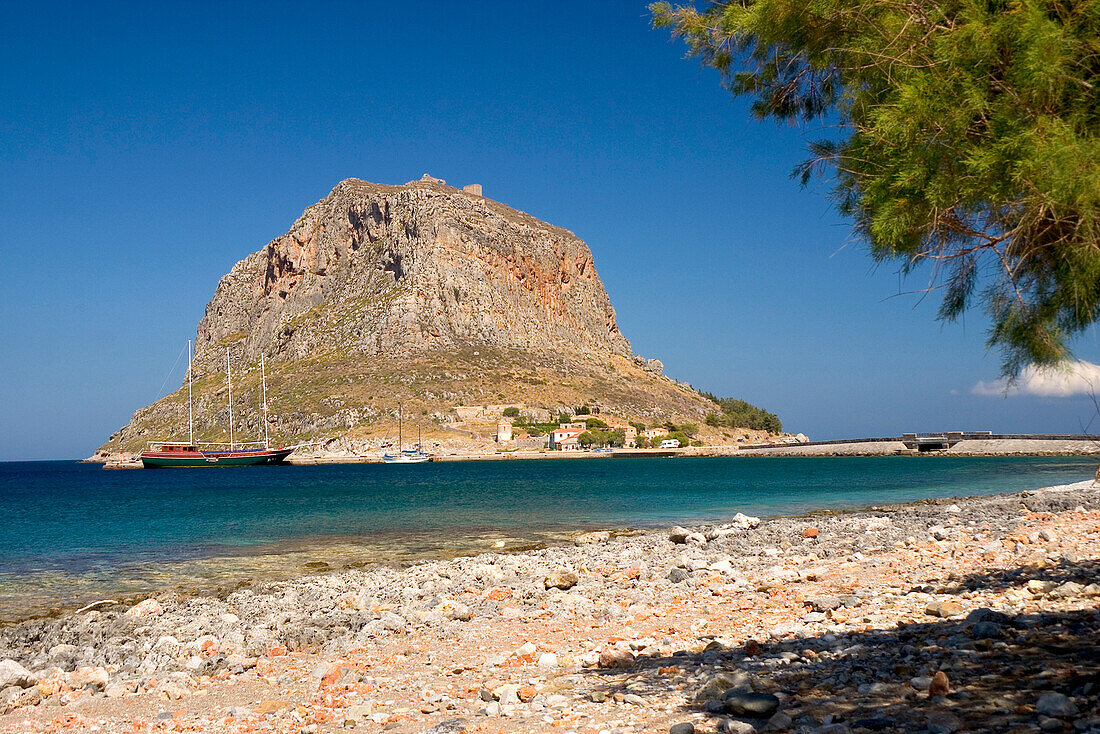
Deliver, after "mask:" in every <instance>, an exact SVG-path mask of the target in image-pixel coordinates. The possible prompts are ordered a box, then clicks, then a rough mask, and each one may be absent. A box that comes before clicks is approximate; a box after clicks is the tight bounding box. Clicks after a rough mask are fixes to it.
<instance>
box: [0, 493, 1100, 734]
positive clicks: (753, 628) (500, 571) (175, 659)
mask: <svg viewBox="0 0 1100 734" xmlns="http://www.w3.org/2000/svg"><path fill="white" fill-rule="evenodd" d="M1089 484H1090V483H1089V482H1081V483H1079V484H1074V485H1068V486H1063V487H1052V488H1046V489H1042V490H1036V491H1029V492H1023V493H1018V494H1007V495H994V496H988V497H981V498H968V499H954V500H930V501H925V502H919V503H914V504H907V505H894V506H884V507H874V508H869V509H865V510H862V511H857V512H819V513H812V514H809V515H804V516H798V517H776V518H764V519H757V518H749V517H745V516H738V517H735V518H731V519H730V521H729V522H728V523H727V524H724V525H715V526H707V527H702V528H674V529H671V530H667V529H666V530H663V531H647V532H634V533H627V534H617V533H615V532H614V531H612V532H609V533H603V532H594V533H593V532H590V533H586V534H579V535H577V536H576V537H575V538H574V544H573V545H571V546H560V547H552V548H546V549H542V550H537V551H529V552H524V553H517V554H482V555H478V556H473V557H465V558H459V559H454V560H450V561H430V562H425V563H419V564H416V565H414V566H412V567H410V568H407V569H403V570H399V569H393V568H374V569H368V570H359V571H347V572H341V573H334V574H328V575H321V576H313V577H307V578H301V579H296V580H293V581H288V582H283V583H276V584H271V585H267V586H264V587H259V588H256V589H250V590H244V591H238V592H235V593H233V594H231V595H229V596H228V597H227V598H222V599H217V598H201V597H200V598H181V597H178V596H176V595H170V594H169V595H162V596H157V597H155V598H151V599H148V600H145V601H143V602H141V603H139V604H137V605H135V606H133V607H130V608H126V607H125V606H117V605H110V604H106V605H102V606H100V607H97V608H94V609H91V610H88V611H84V612H81V613H77V614H74V615H70V616H67V617H64V618H61V619H42V620H32V621H28V622H23V623H21V624H18V625H14V626H10V627H7V628H4V629H3V630H0V658H2V659H3V660H4V661H3V662H2V663H0V701H2V703H0V711H3V712H4V715H3V716H0V731H4V732H50V731H106V732H109V731H118V732H123V731H125V732H139V731H140V732H144V731H154V732H155V731H166V732H167V731H212V732H253V731H265V732H268V731H270V732H289V733H293V734H298V733H299V732H310V733H312V732H334V731H344V730H346V729H348V728H355V729H356V730H361V731H388V732H462V731H468V732H475V731H477V732H543V731H560V732H585V733H591V734H598V733H599V732H608V733H613V732H620V733H623V734H625V733H626V732H643V731H646V732H649V731H652V732H668V731H671V732H675V733H676V734H681V733H683V732H690V731H699V732H719V731H723V732H750V731H799V732H821V733H822V734H826V733H839V732H869V731H927V732H954V731H1020V732H1024V731H1096V730H1100V711H1098V708H1097V693H1098V691H1100V644H1098V643H1097V640H1098V639H1100V638H1098V636H1097V635H1098V633H1100V491H1098V490H1095V489H1091V488H1090V487H1089Z"/></svg>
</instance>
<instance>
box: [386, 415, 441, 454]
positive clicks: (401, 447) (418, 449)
mask: <svg viewBox="0 0 1100 734" xmlns="http://www.w3.org/2000/svg"><path fill="white" fill-rule="evenodd" d="M416 430H417V436H416V450H415V451H412V450H406V449H405V448H404V446H405V439H404V434H403V433H402V431H401V406H400V405H399V406H397V454H394V455H391V454H382V461H383V462H385V463H387V464H421V463H423V462H425V461H429V460H430V459H431V458H432V456H431V454H427V453H424V451H423V450H422V449H421V444H420V429H419V428H417V429H416Z"/></svg>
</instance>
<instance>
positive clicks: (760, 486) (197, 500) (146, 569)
mask: <svg viewBox="0 0 1100 734" xmlns="http://www.w3.org/2000/svg"><path fill="white" fill-rule="evenodd" d="M1095 469H1096V463H1095V461H1094V460H1089V459H1080V458H1061V457H982V458H962V457H814V458H774V457H758V458H749V457H725V458H622V459H619V458H609V459H573V460H568V459H553V460H512V461H469V462H453V463H427V464H414V465H391V464H347V465H328V466H276V467H239V468H198V469H158V470H140V469H138V470H118V471H107V470H104V469H102V468H101V467H100V465H98V464H82V463H76V462H65V461H52V462H6V463H0V622H11V621H15V620H20V619H25V618H28V617H35V616H40V615H53V614H58V613H61V612H64V611H66V610H71V609H75V608H78V607H80V606H82V605H84V604H87V603H90V602H92V601H98V600H102V599H113V600H116V601H129V600H136V599H139V598H143V597H145V596H148V595H150V594H153V593H158V592H164V591H172V592H178V593H182V594H200V593H213V594H226V593H230V592H231V591H233V590H235V589H238V588H241V587H245V586H251V585H255V584H259V583H263V582H266V581H272V580H278V579H284V578H291V577H294V576H300V575H303V574H310V573H318V572H324V571H330V570H338V569H343V568H361V567H364V566H369V565H371V564H378V563H388V564H408V563H413V562H416V561H417V560H422V559H427V558H447V557H454V556H457V555H463V554H472V553H478V552H483V551H488V550H498V551H501V550H503V551H516V550H523V549H529V548H537V547H542V546H545V545H548V544H554V543H564V542H569V539H570V537H571V533H574V532H576V531H577V530H586V529H614V530H620V531H628V530H630V529H640V528H653V527H667V526H670V525H673V524H686V525H690V524H704V523H711V522H721V521H724V520H726V519H728V518H730V517H732V516H733V515H734V514H735V513H737V512H743V513H745V514H749V515H757V516H769V515H782V514H798V513H803V512H806V511H810V510H817V509H838V508H860V507H867V506H873V505H882V504H889V503H897V502H907V501H913V500H919V499H926V498H934V497H953V496H971V495H985V494H993V493H999V492H1013V491H1019V490H1023V489H1034V488H1039V487H1045V486H1052V485H1059V484H1068V483H1071V482H1077V481H1081V480H1083V479H1090V478H1091V477H1092V476H1093V473H1094V472H1095Z"/></svg>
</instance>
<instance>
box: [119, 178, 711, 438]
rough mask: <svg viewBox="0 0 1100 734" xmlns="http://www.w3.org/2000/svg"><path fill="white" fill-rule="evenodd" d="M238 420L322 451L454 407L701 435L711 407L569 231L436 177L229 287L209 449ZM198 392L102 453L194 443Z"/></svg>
mask: <svg viewBox="0 0 1100 734" xmlns="http://www.w3.org/2000/svg"><path fill="white" fill-rule="evenodd" d="M227 348H228V349H229V350H230V354H231V360H232V362H233V371H234V375H235V380H234V389H233V394H234V404H235V406H236V407H235V410H234V412H233V415H232V420H233V424H234V427H235V429H237V431H238V433H239V434H248V433H251V434H259V433H262V424H260V423H258V421H259V418H258V417H257V416H258V415H259V411H258V410H256V408H257V406H258V405H259V404H260V398H259V396H258V387H259V385H258V378H259V374H258V372H259V370H258V365H259V361H260V357H261V355H262V356H263V357H264V359H265V361H266V364H267V367H268V387H269V394H270V397H269V403H270V404H271V408H272V424H271V425H270V426H269V428H270V429H271V430H272V431H274V432H276V433H280V432H281V433H282V434H283V437H284V438H290V437H294V438H311V437H316V436H317V435H318V434H319V433H325V434H326V435H332V434H333V432H336V433H341V432H343V433H346V432H348V431H351V430H353V429H357V428H362V427H363V426H369V425H370V424H371V423H372V422H374V421H376V420H377V419H379V418H381V417H383V416H387V415H388V414H389V412H390V411H392V409H393V407H394V405H395V404H396V403H397V402H402V403H403V404H405V405H406V406H407V408H408V409H409V410H410V411H411V410H416V411H417V412H419V413H420V414H421V415H434V416H436V420H437V422H439V421H446V420H447V415H448V411H450V412H451V414H453V413H454V411H453V410H452V408H453V406H455V405H462V404H466V405H481V404H488V403H493V404H496V403H512V402H522V403H524V404H526V405H529V406H532V407H541V408H545V409H550V410H553V409H554V408H555V407H557V406H564V407H568V406H573V405H580V404H583V403H594V404H596V405H600V406H603V407H604V408H605V409H607V410H610V411H613V412H615V413H616V414H618V415H620V416H622V417H624V418H636V419H641V420H650V421H652V420H668V419H672V418H676V417H680V418H686V419H689V420H699V419H700V418H702V416H703V415H704V414H705V412H706V410H707V409H708V408H710V409H712V408H713V406H712V405H710V404H709V403H707V401H705V400H704V399H702V398H701V397H700V396H699V395H698V394H697V393H695V392H694V391H693V390H691V389H690V388H688V387H687V386H684V385H680V384H678V383H676V382H674V381H672V380H670V379H668V378H667V377H663V376H661V374H660V372H661V365H660V362H659V361H657V360H649V361H648V362H647V361H646V360H645V359H643V358H640V357H635V356H634V355H633V354H632V352H631V349H630V344H629V343H628V342H627V340H626V338H625V337H624V336H623V335H622V334H621V333H620V332H619V328H618V325H617V323H616V319H615V310H614V309H613V308H612V307H611V302H610V300H609V298H608V296H607V292H606V291H605V290H604V287H603V284H602V283H601V281H600V278H599V276H598V275H597V274H596V269H595V267H594V265H593V261H592V253H591V252H590V251H589V249H588V246H587V245H586V244H585V243H584V242H582V241H581V240H580V239H578V238H577V237H576V236H574V235H573V234H572V233H571V232H568V231H567V230H564V229H561V228H560V227H555V226H553V225H550V224H547V223H545V222H542V221H539V220H538V219H535V218H534V217H531V216H529V215H527V214H524V213H523V212H519V211H516V210H515V209H512V208H510V207H507V206H505V205H503V204H500V203H498V202H495V201H492V200H490V199H486V198H484V197H482V196H480V187H476V188H475V187H472V186H469V187H467V188H466V190H459V189H456V188H453V187H450V186H447V185H445V184H444V183H443V182H442V181H439V180H438V179H433V178H431V177H429V176H425V177H424V178H423V179H421V180H420V181H413V182H410V183H407V184H405V185H403V186H386V185H380V184H372V183H367V182H365V181H359V180H354V179H349V180H347V181H342V182H340V183H339V184H338V185H337V186H336V188H334V189H333V190H332V192H331V193H330V194H329V195H328V196H326V197H325V198H324V199H322V200H321V201H320V202H318V203H317V204H314V205H313V206H311V207H309V208H308V209H306V210H305V212H304V213H303V214H302V216H301V217H299V218H298V220H297V221H296V222H295V223H294V224H293V226H292V227H291V228H290V231H289V232H287V233H286V234H285V235H283V236H281V237H278V238H276V239H275V240H273V241H271V242H270V243H268V245H267V246H266V247H264V248H263V249H261V250H260V251H259V252H256V253H254V254H252V255H249V256H248V257H246V258H245V259H244V260H241V261H240V262H238V263H237V264H236V265H235V266H234V267H233V269H232V270H231V271H230V272H229V274H227V275H226V276H225V277H223V278H222V279H221V282H220V283H218V287H217V291H216V292H215V294H214V297H213V298H212V299H211V301H210V303H209V304H208V305H207V307H206V315H205V316H204V317H203V319H202V321H201V322H200V323H199V327H198V336H197V340H196V350H195V362H194V374H195V377H196V380H197V382H196V385H195V390H196V392H195V394H196V406H195V415H196V421H197V424H196V426H197V430H198V433H199V435H201V436H203V437H204V438H207V439H211V440H220V438H221V437H222V436H223V435H224V433H225V431H226V428H227V426H228V420H229V412H228V410H227V409H226V407H225V396H224V392H225V390H224V376H225V360H226V349H227ZM186 395H187V391H186V389H184V390H182V391H177V393H176V394H174V395H170V396H168V397H167V398H164V399H163V400H161V401H158V402H157V403H154V404H153V405H151V406H148V407H146V408H143V409H141V410H139V411H138V412H137V413H135V414H134V417H133V419H132V420H131V422H130V423H129V424H128V425H127V426H126V427H125V428H123V429H122V431H121V432H120V433H118V434H116V435H115V436H113V437H112V440H111V441H110V442H109V443H108V444H107V445H105V446H104V448H105V449H108V448H127V449H135V448H140V445H141V444H142V443H144V442H145V441H149V440H154V439H156V440H159V439H166V438H169V437H170V436H172V435H174V436H176V437H180V435H181V434H180V429H181V427H182V428H183V429H186V416H187V405H186Z"/></svg>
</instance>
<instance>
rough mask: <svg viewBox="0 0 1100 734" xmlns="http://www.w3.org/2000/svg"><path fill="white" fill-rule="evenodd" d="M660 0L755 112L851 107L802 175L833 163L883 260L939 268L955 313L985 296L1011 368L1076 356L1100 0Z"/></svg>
mask: <svg viewBox="0 0 1100 734" xmlns="http://www.w3.org/2000/svg"><path fill="white" fill-rule="evenodd" d="M650 9H651V11H652V13H653V20H654V23H655V25H656V26H658V27H666V28H670V29H671V30H672V32H673V34H674V35H675V36H678V37H680V38H683V39H684V40H685V41H686V42H687V44H688V47H689V49H690V54H691V55H693V56H695V57H698V58H699V59H701V60H702V62H703V63H704V64H705V65H709V66H712V67H714V68H715V69H717V70H718V71H719V72H720V73H721V75H722V78H723V81H724V83H725V85H726V86H727V87H728V89H729V90H730V91H731V92H732V93H733V94H735V95H744V96H747V97H750V98H751V99H752V100H753V105H752V109H753V112H754V113H755V114H756V115H757V116H758V117H760V118H774V119H776V120H786V121H798V120H802V121H810V120H823V121H825V122H827V123H829V124H830V126H832V125H833V123H836V128H835V132H834V133H833V134H831V135H830V136H829V137H828V139H825V140H821V141H818V142H815V143H812V144H811V157H810V158H809V160H807V161H806V162H805V163H804V164H803V165H802V166H801V167H800V169H799V171H798V173H799V174H800V175H801V178H802V181H803V183H805V182H806V181H807V180H808V179H809V177H811V176H812V175H813V174H814V173H817V172H821V173H825V174H827V175H829V176H831V178H832V181H833V183H834V197H835V201H836V203H837V205H838V207H839V210H840V211H841V212H842V213H843V214H845V215H848V216H851V217H852V218H853V219H854V220H855V231H856V233H857V235H858V236H859V237H860V238H861V239H862V240H864V241H865V242H866V243H867V244H868V245H869V247H870V253H871V255H872V257H873V258H874V259H875V260H878V261H888V260H894V261H897V262H899V263H900V265H901V269H902V271H903V272H910V271H911V270H913V269H914V268H916V267H917V266H920V265H922V264H926V265H928V266H930V267H929V269H930V274H929V276H930V283H929V290H938V291H939V293H940V295H941V297H942V301H941V305H940V310H939V316H940V318H942V319H948V320H953V319H955V318H957V317H958V316H960V315H961V314H962V313H963V312H964V311H965V310H966V309H967V308H968V307H969V306H970V305H971V304H972V303H973V301H974V300H975V298H976V299H977V300H978V301H979V302H980V303H982V304H983V305H984V307H985V309H986V311H987V313H988V314H989V317H990V319H991V321H992V326H991V329H990V332H989V339H988V344H989V346H990V347H997V348H1000V349H1001V350H1002V354H1003V365H1002V366H1003V371H1004V373H1005V374H1006V375H1008V376H1015V375H1018V374H1019V372H1020V370H1021V369H1022V368H1023V367H1024V366H1025V365H1027V364H1029V363H1034V364H1039V365H1049V364H1055V363H1057V362H1060V361H1062V360H1064V359H1066V358H1067V357H1068V356H1070V351H1069V349H1070V341H1071V340H1072V338H1073V337H1074V336H1076V335H1078V334H1080V333H1081V332H1082V331H1084V330H1085V329H1086V328H1087V327H1088V326H1089V325H1090V324H1092V323H1093V322H1095V321H1096V320H1097V318H1098V316H1100V140H1098V137H1097V133H1098V131H1100V0H1013V1H1011V2H1010V1H1009V0H929V1H928V2H915V3H898V2H894V1H893V0H722V1H719V2H712V3H708V4H707V5H706V7H705V9H704V10H702V11H699V10H697V9H695V8H694V7H692V6H691V5H684V6H678V7H673V6H672V5H670V4H669V3H667V2H658V3H654V4H652V5H650ZM719 418H721V416H719Z"/></svg>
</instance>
